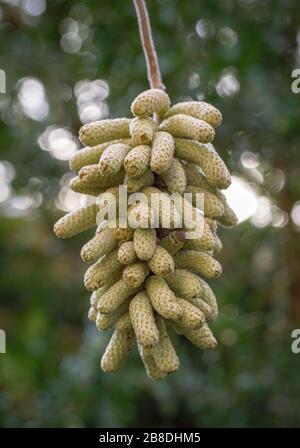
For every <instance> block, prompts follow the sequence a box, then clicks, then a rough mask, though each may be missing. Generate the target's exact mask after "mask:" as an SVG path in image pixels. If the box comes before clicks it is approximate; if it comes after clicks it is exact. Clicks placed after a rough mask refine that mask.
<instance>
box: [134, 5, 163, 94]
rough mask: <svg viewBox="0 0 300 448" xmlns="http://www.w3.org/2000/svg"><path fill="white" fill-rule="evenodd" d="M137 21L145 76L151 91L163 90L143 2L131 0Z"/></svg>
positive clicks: (145, 7)
mask: <svg viewBox="0 0 300 448" xmlns="http://www.w3.org/2000/svg"><path fill="white" fill-rule="evenodd" d="M133 3H134V6H135V10H136V15H137V19H138V25H139V32H140V37H141V41H142V46H143V50H144V55H145V59H146V64H147V76H148V80H149V84H150V87H151V89H163V90H164V89H165V86H164V85H163V83H162V80H161V74H160V69H159V64H158V59H157V54H156V50H155V47H154V42H153V37H152V30H151V24H150V20H149V15H148V11H147V6H146V4H145V1H144V0H133Z"/></svg>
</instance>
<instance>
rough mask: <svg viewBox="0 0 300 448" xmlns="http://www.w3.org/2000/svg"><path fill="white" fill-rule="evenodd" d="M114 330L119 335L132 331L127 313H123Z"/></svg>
mask: <svg viewBox="0 0 300 448" xmlns="http://www.w3.org/2000/svg"><path fill="white" fill-rule="evenodd" d="M115 329H116V330H118V331H120V332H121V333H123V334H124V333H128V332H131V331H132V330H133V327H132V323H131V319H130V314H129V311H127V312H126V313H124V314H123V315H122V316H121V317H120V318H119V319H118V320H117V322H116V325H115Z"/></svg>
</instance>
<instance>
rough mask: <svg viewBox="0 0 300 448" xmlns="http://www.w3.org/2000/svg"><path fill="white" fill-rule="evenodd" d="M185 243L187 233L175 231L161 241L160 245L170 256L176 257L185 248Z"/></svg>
mask: <svg viewBox="0 0 300 448" xmlns="http://www.w3.org/2000/svg"><path fill="white" fill-rule="evenodd" d="M184 241H185V232H184V231H183V230H174V231H172V232H170V233H169V234H168V235H167V236H165V237H164V238H163V239H162V240H161V241H160V245H161V246H162V247H163V248H164V249H166V250H167V251H168V252H169V254H170V255H174V254H176V252H178V251H179V250H180V249H182V248H183V246H184Z"/></svg>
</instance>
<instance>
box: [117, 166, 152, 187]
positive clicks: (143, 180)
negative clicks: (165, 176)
mask: <svg viewBox="0 0 300 448" xmlns="http://www.w3.org/2000/svg"><path fill="white" fill-rule="evenodd" d="M153 182H154V175H153V173H152V171H150V170H149V169H146V171H145V172H144V173H143V174H142V175H141V176H139V177H128V176H125V179H124V184H125V185H127V190H128V193H135V192H137V191H139V190H141V189H142V188H144V187H148V186H150V185H152V184H153Z"/></svg>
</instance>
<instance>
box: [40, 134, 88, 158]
mask: <svg viewBox="0 0 300 448" xmlns="http://www.w3.org/2000/svg"><path fill="white" fill-rule="evenodd" d="M38 143H39V145H40V147H41V148H42V149H43V150H44V151H49V152H50V153H51V155H52V156H53V157H55V158H56V159H59V160H68V159H69V158H70V156H71V155H72V154H73V152H74V151H76V149H78V148H79V142H78V140H77V138H76V137H75V136H74V135H73V134H72V132H71V131H70V130H69V129H67V128H57V127H55V126H48V127H47V128H46V130H45V131H44V132H43V134H42V135H41V136H40V138H39V140H38Z"/></svg>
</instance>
